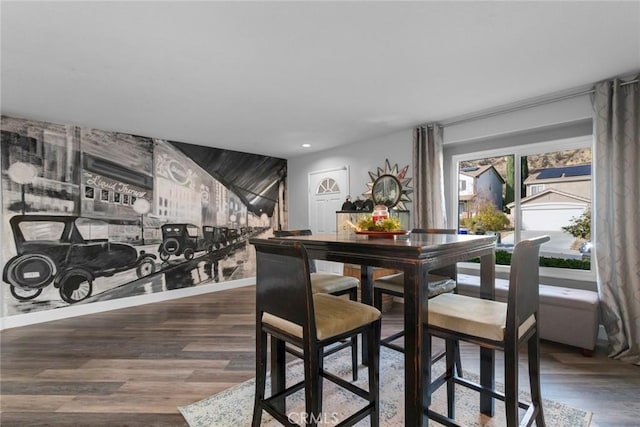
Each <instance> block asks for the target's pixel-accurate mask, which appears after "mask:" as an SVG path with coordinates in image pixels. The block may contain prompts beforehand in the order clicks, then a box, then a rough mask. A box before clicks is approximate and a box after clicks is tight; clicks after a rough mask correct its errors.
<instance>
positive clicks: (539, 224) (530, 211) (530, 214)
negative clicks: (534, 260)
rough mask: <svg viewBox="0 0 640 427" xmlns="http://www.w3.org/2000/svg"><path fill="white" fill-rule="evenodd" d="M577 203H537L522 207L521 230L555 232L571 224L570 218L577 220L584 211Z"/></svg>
mask: <svg viewBox="0 0 640 427" xmlns="http://www.w3.org/2000/svg"><path fill="white" fill-rule="evenodd" d="M586 207H587V205H586V204H579V203H575V204H574V203H538V204H527V205H525V206H523V207H522V229H523V230H557V231H561V230H562V227H565V226H567V225H569V224H571V218H577V217H579V216H580V215H582V213H583V212H584V210H585V209H586Z"/></svg>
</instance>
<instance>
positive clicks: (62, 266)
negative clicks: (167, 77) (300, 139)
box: [0, 116, 287, 316]
mask: <svg viewBox="0 0 640 427" xmlns="http://www.w3.org/2000/svg"><path fill="white" fill-rule="evenodd" d="M0 150H1V151H0V154H1V158H2V164H1V168H2V187H1V189H2V220H3V223H2V282H3V283H2V288H1V289H0V291H1V292H2V297H3V298H2V300H3V304H4V306H3V311H2V312H3V313H4V315H5V316H7V315H9V316H10V315H15V314H21V313H28V312H34V311H41V310H48V309H53V308H57V307H64V306H68V305H70V304H87V303H91V302H94V301H106V300H112V299H117V298H122V297H128V296H135V295H143V294H149V293H155V292H162V291H165V290H170V289H177V288H183V287H189V286H197V285H199V284H202V283H212V282H213V283H214V282H223V281H228V280H236V279H242V278H246V277H252V276H255V259H254V255H253V253H254V252H253V250H252V247H250V245H248V239H249V238H250V237H253V236H262V237H266V236H270V235H272V229H273V228H274V227H275V228H277V227H285V226H286V224H285V222H286V219H285V218H283V216H282V203H281V200H283V198H284V182H285V179H286V168H287V163H286V160H283V159H277V158H273V157H267V156H261V155H256V154H249V153H240V152H236V151H230V150H222V149H216V148H208V147H203V146H197V145H191V144H185V143H179V142H175V141H167V140H161V139H155V138H147V137H143V136H136V135H129V134H123V133H115V132H106V131H101V130H97V129H89V128H82V127H77V126H71V125H61V124H54V123H46V122H38V121H33V120H25V119H18V118H12V117H6V116H3V117H2V146H1V149H0Z"/></svg>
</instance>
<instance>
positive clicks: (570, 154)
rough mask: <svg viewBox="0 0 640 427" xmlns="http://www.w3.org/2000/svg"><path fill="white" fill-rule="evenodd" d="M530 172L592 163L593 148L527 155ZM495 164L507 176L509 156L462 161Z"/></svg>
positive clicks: (467, 164) (466, 163)
mask: <svg viewBox="0 0 640 427" xmlns="http://www.w3.org/2000/svg"><path fill="white" fill-rule="evenodd" d="M527 163H528V165H529V174H532V173H535V172H538V171H539V170H540V169H546V168H553V167H561V166H573V165H582V164H585V163H591V149H590V148H580V149H577V150H566V151H557V152H554V153H546V154H538V155H532V156H527ZM485 165H493V167H494V168H495V169H496V170H497V171H498V173H499V174H500V175H501V176H502V178H506V176H507V156H502V157H488V158H484V159H478V160H471V161H464V162H460V168H465V167H470V166H485Z"/></svg>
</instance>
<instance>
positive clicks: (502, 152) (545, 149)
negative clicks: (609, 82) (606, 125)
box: [445, 135, 596, 283]
mask: <svg viewBox="0 0 640 427" xmlns="http://www.w3.org/2000/svg"><path fill="white" fill-rule="evenodd" d="M593 140H594V138H593V135H583V136H577V137H571V138H562V139H555V140H549V141H544V142H534V143H529V144H519V145H513V146H505V147H498V148H493V149H488V150H474V149H473V146H472V145H470V146H469V149H468V150H466V151H465V152H464V153H458V154H453V155H452V156H451V163H450V165H449V166H450V167H449V179H450V180H451V182H450V184H451V185H450V186H449V188H450V191H451V194H450V198H449V206H447V208H448V212H449V214H448V220H449V223H450V224H452V225H453V224H457V226H458V227H459V219H458V216H457V213H458V205H459V198H458V192H459V191H458V185H457V182H458V172H459V167H460V162H462V161H467V160H476V159H481V158H485V157H500V156H509V155H513V156H514V164H515V165H520V160H521V158H522V157H523V156H530V155H536V154H541V153H549V152H556V151H564V150H573V149H578V148H591V157H592V161H591V209H592V210H593V209H594V202H595V198H594V185H593V181H594V176H595V167H594V164H593V152H594V151H593ZM514 169H515V170H514V182H520V181H521V179H522V177H521V173H520V167H516V168H514ZM445 179H446V177H445ZM520 200H521V197H520V194H519V193H518V192H516V194H514V210H515V212H514V221H515V223H516V224H522V216H521V215H522V210H521V209H520ZM592 221H593V219H592ZM591 228H592V229H593V223H592V227H591ZM520 231H521V230H520V227H515V229H514V234H515V241H516V242H518V241H520V238H521V233H520ZM459 265H460V266H461V267H462V269H463V270H465V271H469V272H472V271H475V270H476V268H477V265H473V263H459ZM510 270H511V266H502V265H496V274H497V276H498V277H500V276H506V277H505V278H508V274H509V272H510ZM540 276H541V279H542V278H543V277H548V278H555V279H560V280H563V279H566V280H577V281H584V282H594V281H595V280H596V272H595V265H594V259H593V258H592V262H591V269H590V270H575V269H568V268H555V267H540ZM545 283H546V282H545Z"/></svg>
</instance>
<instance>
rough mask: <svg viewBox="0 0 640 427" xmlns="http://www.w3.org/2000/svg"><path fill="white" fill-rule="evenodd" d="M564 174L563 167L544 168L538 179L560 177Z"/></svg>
mask: <svg viewBox="0 0 640 427" xmlns="http://www.w3.org/2000/svg"><path fill="white" fill-rule="evenodd" d="M561 176H562V168H550V169H543V170H542V172H540V174H538V177H537V179H549V178H560V177H561Z"/></svg>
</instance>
